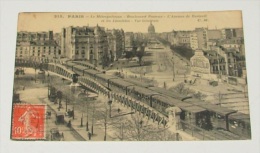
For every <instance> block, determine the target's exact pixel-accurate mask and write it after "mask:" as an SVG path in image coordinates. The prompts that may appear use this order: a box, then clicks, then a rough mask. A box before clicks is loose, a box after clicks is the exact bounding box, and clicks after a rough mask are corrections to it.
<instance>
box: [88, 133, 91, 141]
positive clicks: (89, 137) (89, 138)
mask: <svg viewBox="0 0 260 153" xmlns="http://www.w3.org/2000/svg"><path fill="white" fill-rule="evenodd" d="M88 140H91V133H90V132H88Z"/></svg>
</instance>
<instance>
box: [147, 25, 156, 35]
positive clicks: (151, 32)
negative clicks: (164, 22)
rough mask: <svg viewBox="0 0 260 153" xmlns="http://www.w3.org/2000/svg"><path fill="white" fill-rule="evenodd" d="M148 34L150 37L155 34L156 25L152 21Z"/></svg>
mask: <svg viewBox="0 0 260 153" xmlns="http://www.w3.org/2000/svg"><path fill="white" fill-rule="evenodd" d="M148 36H149V37H154V36H155V28H154V25H153V24H152V22H151V23H150V25H149V27H148Z"/></svg>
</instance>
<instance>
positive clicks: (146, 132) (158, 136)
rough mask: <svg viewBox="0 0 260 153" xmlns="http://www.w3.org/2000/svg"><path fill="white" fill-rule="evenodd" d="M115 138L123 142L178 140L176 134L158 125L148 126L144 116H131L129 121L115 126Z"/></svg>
mask: <svg viewBox="0 0 260 153" xmlns="http://www.w3.org/2000/svg"><path fill="white" fill-rule="evenodd" d="M114 127H115V129H116V130H117V132H116V133H115V137H116V138H117V139H119V140H121V141H123V140H126V141H172V140H176V139H175V138H176V137H175V134H174V133H171V132H170V131H168V129H166V128H160V127H158V125H152V124H148V121H144V118H143V116H142V115H139V114H138V113H136V114H131V118H130V119H129V120H125V119H124V120H123V119H121V120H120V123H119V124H115V126H114Z"/></svg>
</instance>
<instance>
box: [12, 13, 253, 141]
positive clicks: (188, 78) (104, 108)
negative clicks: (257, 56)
mask: <svg viewBox="0 0 260 153" xmlns="http://www.w3.org/2000/svg"><path fill="white" fill-rule="evenodd" d="M242 15H243V14H242V11H239V10H237V11H236V10H230V11H200V12H196V11H194V12H138V13H133V12H131V13H130V12H114V13H113V12H100V13H98V12H93V13H90V12H87V13H84V12H53V13H51V12H41V13H39V12H38V13H34V12H21V13H19V15H18V22H17V23H18V24H17V36H16V47H15V48H16V51H15V64H14V65H15V67H14V69H13V74H14V78H13V99H12V119H11V120H12V122H11V125H10V126H11V134H10V139H12V140H15V141H24V140H26V141H216V140H217V141H219V140H224V141H226V140H251V137H252V136H251V121H250V109H249V106H250V101H249V99H248V83H247V66H246V60H247V58H246V52H247V50H246V49H245V44H244V42H245V41H246V40H244V29H243V20H242Z"/></svg>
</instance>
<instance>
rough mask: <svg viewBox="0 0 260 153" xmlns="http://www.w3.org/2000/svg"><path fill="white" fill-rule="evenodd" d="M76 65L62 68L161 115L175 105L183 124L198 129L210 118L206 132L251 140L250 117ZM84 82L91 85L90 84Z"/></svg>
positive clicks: (72, 63)
mask: <svg viewBox="0 0 260 153" xmlns="http://www.w3.org/2000/svg"><path fill="white" fill-rule="evenodd" d="M78 63H79V62H67V63H66V64H65V66H66V67H67V68H68V69H71V70H72V71H74V72H75V73H77V74H78V75H81V76H84V77H86V78H91V79H93V80H97V81H98V82H99V83H101V84H102V85H103V86H104V87H106V88H107V89H109V90H112V91H114V92H118V93H122V94H125V95H129V96H131V97H133V98H135V99H137V100H141V101H143V102H144V103H146V104H147V105H149V106H151V107H153V108H155V109H156V110H158V111H159V112H161V113H162V114H164V115H165V116H168V114H167V112H166V108H168V107H173V106H176V107H179V108H180V109H181V110H182V112H181V113H180V119H181V120H183V121H188V122H189V123H191V124H194V125H196V126H199V127H202V126H201V122H202V121H203V122H205V120H206V118H208V117H210V120H207V121H210V122H211V123H207V124H212V126H213V127H212V128H210V127H206V128H205V127H202V128H204V129H206V130H211V129H213V128H214V129H217V130H225V131H230V132H232V133H235V134H237V135H239V136H241V137H245V138H251V126H250V116H249V115H247V114H243V113H239V112H237V111H234V110H231V109H228V108H225V107H219V106H217V105H214V104H209V103H205V102H201V101H199V100H197V99H194V98H193V97H185V96H181V95H179V94H177V93H173V92H169V91H168V90H166V89H163V88H159V87H153V86H150V85H146V84H144V83H143V82H138V81H136V80H134V81H133V80H129V79H122V78H119V77H116V76H109V75H105V74H104V72H103V71H97V70H96V69H95V68H94V67H88V66H86V65H83V64H84V63H83V62H81V64H78ZM88 83H90V84H91V82H88Z"/></svg>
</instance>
